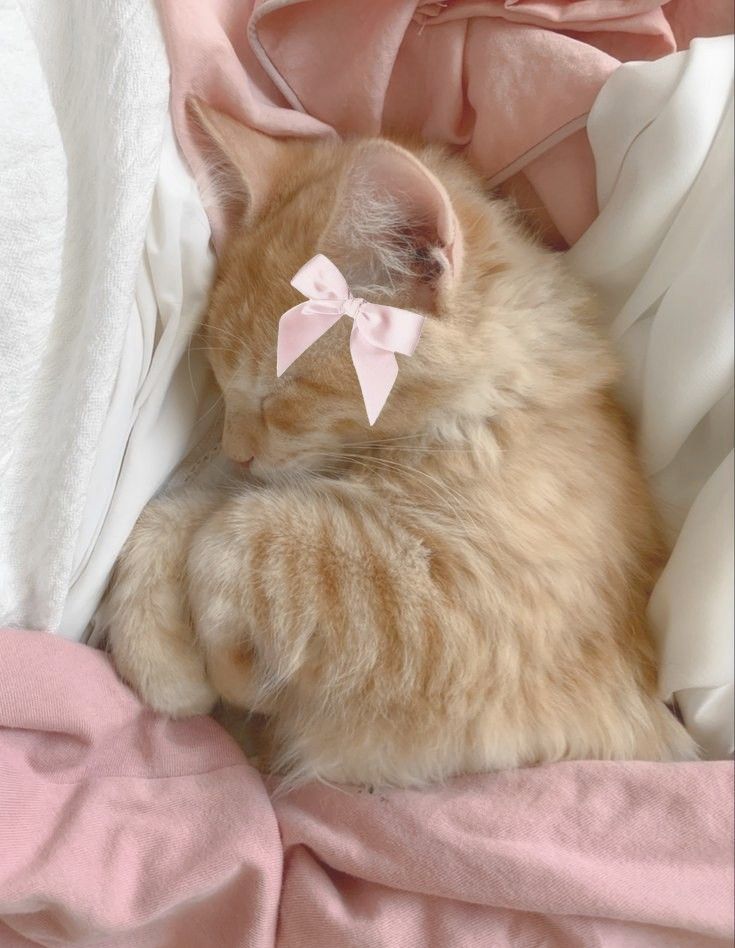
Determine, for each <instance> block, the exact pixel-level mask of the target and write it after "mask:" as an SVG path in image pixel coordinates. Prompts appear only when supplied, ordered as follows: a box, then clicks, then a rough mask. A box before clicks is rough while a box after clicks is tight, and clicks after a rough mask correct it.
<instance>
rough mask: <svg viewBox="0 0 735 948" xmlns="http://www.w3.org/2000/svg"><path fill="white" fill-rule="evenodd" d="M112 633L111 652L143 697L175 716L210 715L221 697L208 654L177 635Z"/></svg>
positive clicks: (133, 687)
mask: <svg viewBox="0 0 735 948" xmlns="http://www.w3.org/2000/svg"><path fill="white" fill-rule="evenodd" d="M114 631H115V630H114V629H113V635H111V636H110V639H109V643H110V652H111V655H112V660H113V663H114V665H115V668H116V669H117V672H118V674H119V675H120V677H121V678H122V679H123V681H125V682H126V683H127V684H128V685H130V687H131V688H132V689H133V690H134V691H135V692H136V693H137V694H138V696H139V697H140V699H141V700H142V701H143V702H145V704H147V705H149V707H151V708H153V710H154V711H159V712H160V713H162V714H167V715H169V716H170V717H173V718H184V717H191V716H193V715H196V714H208V713H209V712H210V711H211V710H212V708H213V707H214V706H215V704H216V703H217V700H218V695H217V692H216V691H215V690H214V688H213V687H212V685H211V684H210V682H209V681H208V679H207V675H206V669H205V667H204V656H203V655H202V654H201V653H200V652H199V651H198V650H196V649H195V648H194V647H193V646H192V645H190V644H188V643H186V644H184V643H183V642H182V641H180V640H179V639H177V638H175V637H173V636H172V637H163V636H156V635H153V634H149V635H147V636H139V637H138V636H135V637H132V636H129V635H127V636H126V635H121V634H118V635H115V634H114Z"/></svg>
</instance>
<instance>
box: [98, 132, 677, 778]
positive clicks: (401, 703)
mask: <svg viewBox="0 0 735 948" xmlns="http://www.w3.org/2000/svg"><path fill="white" fill-rule="evenodd" d="M246 134H247V133H246V132H245V131H244V130H243V135H244V136H246ZM275 147H276V146H275V145H274V148H275ZM370 147H371V145H370V143H367V144H366V143H363V142H348V143H344V144H334V143H319V144H314V143H306V142H284V143H279V144H278V146H277V153H274V155H272V156H271V160H272V163H273V167H274V169H275V171H274V173H273V175H272V180H271V182H270V185H269V187H270V191H269V194H268V201H267V203H266V209H265V210H264V211H263V212H262V213H259V214H257V215H252V214H251V215H250V217H249V218H248V220H247V226H246V227H243V228H242V229H241V231H240V232H239V233H237V234H236V235H235V236H234V237H233V239H232V240H231V241H230V243H229V246H228V248H227V251H226V253H225V254H224V256H223V259H222V261H221V266H220V270H219V276H218V279H217V282H216V286H215V288H214V292H213V295H212V300H211V305H210V308H209V312H208V316H207V321H206V334H207V346H208V347H209V354H210V359H211V362H212V366H213V369H214V372H215V375H216V378H217V380H218V383H219V385H220V387H221V389H222V392H223V396H224V402H225V406H226V421H225V430H224V436H223V446H224V450H225V452H226V453H227V454H229V455H230V457H232V458H235V459H240V460H242V461H245V460H247V458H249V457H250V456H251V455H254V456H255V461H254V462H253V470H254V473H255V475H256V483H255V484H254V485H252V486H247V485H243V487H242V489H240V490H238V491H235V492H234V493H233V491H232V490H229V491H227V492H225V491H223V490H222V489H221V488H219V487H217V486H216V485H207V484H203V485H200V486H198V487H188V488H186V489H184V490H180V491H178V492H174V493H171V494H170V495H168V496H164V497H162V498H159V499H157V500H154V501H153V502H151V503H150V504H149V505H148V507H147V508H146V510H145V511H144V512H143V515H142V516H141V518H140V521H139V523H138V524H137V526H136V528H135V530H134V532H133V534H132V536H131V537H130V540H129V541H128V543H127V545H126V547H125V549H124V551H123V554H122V556H121V559H120V561H119V563H118V566H117V569H116V573H115V577H114V581H113V584H112V587H111V590H110V593H109V595H108V599H107V601H106V603H105V605H104V615H105V617H106V622H107V624H108V627H109V637H110V644H111V650H112V654H113V656H114V659H115V661H116V663H117V667H118V668H119V670H120V672H121V674H122V675H123V676H124V677H125V678H126V679H127V680H128V681H130V682H131V683H132V684H133V685H134V686H135V687H136V688H137V689H138V691H139V692H140V694H141V695H142V697H143V698H144V699H145V700H146V701H148V702H149V703H150V704H152V705H153V706H154V707H156V708H159V709H161V710H163V711H166V712H169V713H172V714H189V713H196V712H201V711H207V710H209V709H210V708H211V706H212V704H213V703H214V701H215V700H216V698H217V696H222V697H224V698H225V699H226V700H227V701H229V702H231V703H233V704H235V705H238V706H239V707H242V708H245V709H250V710H254V711H258V712H262V713H263V714H265V715H267V716H268V720H269V724H268V729H267V754H268V758H267V759H268V764H269V766H270V767H271V768H273V769H276V770H280V771H282V772H284V771H285V772H288V773H290V774H291V775H295V776H296V777H298V778H301V777H307V778H309V777H319V778H323V779H326V780H338V781H348V782H370V783H378V782H382V783H393V784H400V785H406V784H417V783H422V782H425V781H431V780H437V779H442V778H444V777H447V776H448V775H451V774H455V773H460V772H473V771H485V770H491V769H495V768H505V767H514V766H518V765H523V764H532V763H536V762H539V761H551V760H560V759H564V758H605V759H628V758H644V759H649V760H667V759H676V758H686V757H691V756H693V755H694V751H693V745H692V743H691V741H690V739H689V738H688V736H687V735H686V732H685V731H684V730H683V728H681V726H680V725H679V723H678V722H677V721H676V719H675V718H674V716H673V715H672V714H671V713H670V712H669V711H668V710H667V708H666V707H665V706H664V705H663V704H662V703H661V702H660V701H659V700H658V699H657V697H656V667H655V661H654V650H653V647H652V643H651V639H650V635H649V630H648V628H647V624H646V618H645V611H646V603H647V600H648V597H649V594H650V592H651V588H652V584H653V582H654V581H655V579H656V577H657V575H658V573H659V570H660V569H661V566H662V563H663V557H664V550H663V548H662V544H661V540H660V537H659V533H658V529H657V526H656V521H655V517H654V514H653V512H652V507H651V502H650V499H649V495H648V491H647V489H646V485H645V483H644V480H643V477H642V474H641V471H640V468H639V464H638V462H637V460H636V457H635V454H634V450H633V445H632V439H631V432H630V430H629V426H628V423H627V421H626V419H625V418H624V417H623V414H622V413H621V410H620V409H619V407H618V405H617V403H616V401H615V398H614V395H613V389H614V384H615V380H616V374H617V368H616V363H615V360H614V359H613V357H612V355H611V353H610V351H609V348H608V346H607V344H606V343H605V342H604V341H603V339H602V338H601V336H600V334H599V333H598V332H597V330H596V328H595V318H594V314H595V307H594V303H593V301H592V300H591V298H590V296H589V294H588V292H587V291H586V290H585V289H584V288H582V287H581V286H579V285H578V284H577V283H576V282H575V280H574V279H573V278H572V277H571V276H570V274H569V273H568V272H567V271H566V270H565V267H564V264H563V261H562V259H561V258H560V257H559V256H557V255H555V254H552V253H551V252H549V251H547V250H545V249H544V248H542V247H541V246H540V245H538V244H537V243H535V242H534V241H533V240H532V239H531V238H530V237H529V236H528V235H527V234H526V233H525V232H524V231H523V230H522V228H521V227H520V225H519V224H518V222H517V221H516V219H515V215H514V212H513V210H512V208H510V207H509V206H508V205H506V204H504V203H503V202H500V201H495V200H492V199H490V198H488V197H487V196H486V195H485V193H484V192H483V189H482V187H481V183H480V182H479V180H478V179H477V178H476V177H475V175H474V174H473V173H472V172H471V171H470V170H469V169H468V167H467V166H466V165H465V164H464V163H463V162H462V161H460V160H458V159H455V158H452V157H448V156H446V155H445V154H443V153H442V152H440V151H436V150H434V149H430V148H419V149H417V150H415V154H416V155H417V156H418V157H419V158H420V159H421V161H422V162H423V163H424V164H425V166H426V167H427V168H429V169H430V170H431V171H432V172H433V174H434V175H435V176H436V177H437V178H438V179H439V180H440V181H441V182H442V184H443V185H444V188H445V189H446V191H447V193H448V195H449V197H450V199H451V202H452V206H453V209H454V213H455V214H456V218H457V221H458V222H459V227H460V229H461V232H462V237H463V244H464V250H463V257H462V263H461V268H460V269H459V272H457V273H455V274H454V276H452V277H450V276H449V275H447V273H439V270H440V269H441V264H440V262H439V263H438V262H437V261H441V260H442V259H443V258H441V257H440V256H435V252H436V247H435V246H434V245H433V244H432V238H431V229H430V226H428V225H429V224H430V222H428V224H427V221H426V220H421V219H419V218H418V217H417V218H415V219H413V220H410V221H406V220H405V219H402V217H401V196H400V195H399V196H398V199H396V198H395V196H392V195H390V194H381V191H380V188H378V189H375V188H372V190H371V187H372V186H371V185H369V184H366V183H365V182H361V181H360V180H359V179H358V178H354V177H353V178H351V177H350V170H349V169H350V168H352V167H353V166H354V163H355V161H356V155H358V154H360V153H361V151H360V150H361V149H362V150H364V149H366V148H367V149H369V148H370ZM376 147H377V146H376ZM427 227H428V229H427ZM317 252H323V253H326V254H327V255H328V256H329V257H330V258H331V259H332V260H333V261H334V262H335V263H336V264H337V266H338V267H339V268H340V269H341V270H342V272H343V273H344V274H345V276H346V277H347V279H348V281H349V282H350V284H351V286H352V288H353V291H354V292H355V294H356V295H365V296H366V297H369V298H371V299H378V300H384V301H387V302H390V303H391V304H393V305H397V306H402V307H405V308H409V309H418V310H419V311H421V312H426V313H427V320H426V325H425V329H424V332H423V335H422V338H421V341H420V343H419V346H418V348H417V350H416V353H415V354H414V356H413V357H412V358H410V359H402V358H401V357H399V362H400V371H399V376H398V381H397V383H396V386H395V388H394V390H393V392H392V393H391V395H390V398H389V400H388V403H387V405H386V408H385V409H384V411H383V413H382V415H381V416H380V418H379V420H378V422H377V423H376V425H375V426H374V427H373V428H370V427H369V426H368V425H367V422H366V420H365V409H364V405H363V403H362V399H361V395H360V391H359V388H358V386H357V382H356V379H355V374H354V369H353V366H352V364H351V361H350V356H349V348H348V335H349V326H348V325H347V323H348V320H347V319H343V320H342V321H341V322H340V323H339V324H338V325H337V326H335V327H334V328H333V329H332V330H330V332H329V333H327V335H326V336H324V337H323V338H322V339H321V340H320V341H319V342H318V343H316V344H315V345H314V346H313V347H312V348H311V349H310V350H309V351H308V352H307V353H306V354H305V355H303V356H302V357H301V358H300V359H299V360H297V362H296V363H294V366H293V367H292V369H290V370H289V372H287V373H286V375H285V376H284V377H283V378H282V379H276V377H275V344H276V334H277V325H278V319H279V317H280V315H281V314H282V313H283V312H284V311H285V310H286V309H288V308H289V307H290V306H292V305H294V304H295V303H297V302H299V300H300V299H301V297H300V295H299V294H298V293H297V292H296V291H295V290H293V289H292V288H291V287H290V285H289V281H290V278H291V277H292V276H293V274H294V273H295V272H296V271H297V270H298V269H299V267H300V266H301V265H302V264H303V263H304V262H305V261H307V260H308V259H309V258H310V257H312V256H313V255H314V254H315V253H317Z"/></svg>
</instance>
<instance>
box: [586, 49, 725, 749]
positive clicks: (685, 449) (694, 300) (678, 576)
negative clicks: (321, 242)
mask: <svg viewBox="0 0 735 948" xmlns="http://www.w3.org/2000/svg"><path fill="white" fill-rule="evenodd" d="M588 133H589V136H590V141H591V143H592V147H593V150H594V153H595V159H596V164H597V188H598V200H599V205H600V208H601V213H600V216H599V218H598V219H597V220H596V221H595V223H594V224H593V225H592V226H591V227H590V229H589V230H588V231H587V233H586V234H585V235H584V236H583V237H582V238H581V240H580V241H579V242H578V243H577V244H576V245H575V246H574V247H573V248H572V250H571V251H570V252H569V253H568V255H567V256H568V259H569V261H570V263H572V265H573V266H574V267H575V268H576V269H577V271H578V272H580V273H581V274H582V275H583V276H585V278H586V279H587V280H588V281H589V282H591V283H592V284H593V285H594V286H595V287H596V288H597V289H598V291H599V292H600V293H601V295H602V297H603V299H604V302H605V304H606V309H607V313H608V317H609V320H610V323H609V325H610V332H611V334H612V336H613V338H614V339H615V340H616V342H617V343H618V345H619V347H620V349H621V352H622V354H623V357H624V360H625V364H626V369H627V374H626V378H625V382H624V385H623V395H624V398H625V401H626V403H627V405H628V407H629V408H630V410H631V411H632V413H633V414H634V416H635V417H636V418H637V419H638V421H639V425H640V445H641V450H642V454H643V459H644V463H645V466H646V470H647V473H648V475H649V477H650V479H651V483H652V484H653V487H654V490H655V492H656V495H657V498H658V500H659V503H660V507H661V511H662V513H663V515H664V518H665V521H666V525H667V527H668V530H669V535H670V537H671V540H672V542H675V546H674V550H673V554H672V556H671V559H670V561H669V563H668V565H667V567H666V570H665V572H664V574H663V576H662V577H661V580H660V581H659V583H658V585H657V587H656V590H655V592H654V595H653V598H652V601H651V605H650V616H651V620H652V622H653V626H654V629H655V632H656V635H657V638H658V642H659V646H660V653H661V676H660V690H661V695H662V697H663V698H665V699H666V700H669V699H671V698H672V697H675V698H676V700H677V702H678V704H679V707H680V709H681V711H682V713H683V716H684V720H685V722H686V725H687V727H688V728H689V730H690V731H691V733H692V734H693V736H694V737H695V738H696V740H698V741H699V743H700V745H701V746H702V748H703V750H704V751H705V753H706V755H707V756H710V757H724V756H728V755H730V754H732V753H733V253H734V248H733V39H732V37H723V38H716V39H700V40H695V41H694V42H693V43H692V46H691V49H690V50H689V51H687V52H683V53H677V54H675V55H673V56H669V57H666V58H665V59H662V60H659V61H657V62H653V63H633V64H628V65H624V66H622V67H621V68H620V69H619V70H618V71H617V72H616V73H615V74H614V75H613V76H612V77H611V78H610V79H609V80H608V82H607V83H606V85H605V87H604V88H603V89H602V91H601V93H600V95H599V97H598V99H597V100H596V102H595V105H594V108H593V109H592V112H591V114H590V116H589V121H588Z"/></svg>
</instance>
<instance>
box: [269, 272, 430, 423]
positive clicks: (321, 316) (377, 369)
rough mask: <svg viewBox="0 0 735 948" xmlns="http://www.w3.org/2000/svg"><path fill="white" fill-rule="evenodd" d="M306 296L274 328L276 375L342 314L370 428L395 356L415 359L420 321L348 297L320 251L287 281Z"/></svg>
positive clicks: (389, 383)
mask: <svg viewBox="0 0 735 948" xmlns="http://www.w3.org/2000/svg"><path fill="white" fill-rule="evenodd" d="M291 286H293V287H294V288H295V289H297V290H298V291H299V293H303V294H304V296H306V297H308V299H307V301H306V302H305V303H297V304H296V306H292V307H291V309H289V310H288V311H287V312H285V313H284V314H283V316H281V320H280V322H279V324H278V355H277V368H276V372H277V374H278V375H279V376H280V375H282V374H283V373H284V372H285V371H286V369H287V368H288V367H289V366H290V365H291V363H292V362H294V361H295V360H296V359H298V357H299V356H300V355H302V354H303V353H304V352H306V350H307V349H308V348H309V346H311V345H312V344H313V343H315V342H316V340H317V339H319V338H320V336H323V335H324V333H325V332H326V331H327V330H328V329H330V328H331V327H332V326H334V324H335V323H336V322H339V320H340V319H341V318H342V316H349V317H350V318H351V319H352V321H353V326H352V333H351V334H350V353H351V355H352V362H353V364H354V366H355V372H356V373H357V378H358V381H359V383H360V391H361V392H362V395H363V399H364V400H365V409H366V411H367V416H368V421H369V422H370V424H371V425H372V424H374V423H375V421H376V419H377V417H378V415H379V414H380V413H381V411H382V410H383V405H385V402H386V399H387V398H388V396H389V395H390V391H391V389H392V388H393V385H394V384H395V381H396V379H397V378H398V362H397V360H396V357H395V353H396V352H400V353H401V354H402V355H405V356H410V355H413V352H414V349H415V348H416V345H417V343H418V341H419V336H420V335H421V328H422V326H423V324H424V317H423V316H420V315H419V314H418V313H412V312H411V311H410V310H407V309H398V308H397V307H395V306H383V305H380V304H377V303H369V302H368V301H367V300H363V299H360V298H359V297H354V296H353V295H352V293H350V288H349V287H348V286H347V281H346V280H345V278H344V277H343V276H342V274H341V273H340V271H339V270H338V269H337V267H336V266H335V265H334V264H333V263H332V261H331V260H330V259H329V258H328V257H325V256H324V254H321V253H318V254H317V255H316V256H315V257H312V258H311V260H308V261H307V262H306V263H305V264H304V265H303V267H301V269H300V270H299V272H298V273H297V274H296V276H295V277H294V278H293V280H291Z"/></svg>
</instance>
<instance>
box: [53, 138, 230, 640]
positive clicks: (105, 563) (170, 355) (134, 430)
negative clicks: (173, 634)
mask: <svg viewBox="0 0 735 948" xmlns="http://www.w3.org/2000/svg"><path fill="white" fill-rule="evenodd" d="M213 275H214V252H213V250H212V247H211V243H210V229H209V223H208V221H207V217H206V215H205V213H204V209H203V207H202V203H201V200H200V198H199V193H198V191H197V189H196V185H195V183H194V180H193V179H192V177H191V174H190V173H189V170H188V168H187V167H186V164H185V163H184V160H183V158H182V157H181V155H180V154H179V150H178V146H177V144H176V140H175V138H174V133H173V128H172V126H171V122H170V120H167V121H166V125H165V128H164V133H163V145H162V149H161V157H160V163H159V166H158V174H157V177H156V181H155V185H154V188H153V198H152V203H151V209H150V216H149V218H148V225H147V227H146V231H145V239H144V243H143V253H142V259H141V260H140V263H139V266H138V272H137V278H136V281H135V286H134V294H133V301H132V305H131V307H130V310H129V319H128V324H127V328H126V332H125V339H124V342H123V347H122V350H121V353H120V362H119V365H118V370H117V378H116V380H115V385H114V387H113V391H112V395H111V399H110V403H109V406H108V408H107V413H106V416H105V420H104V425H103V428H102V431H101V434H100V438H99V447H98V450H97V458H96V463H95V466H94V469H93V471H92V476H91V477H90V480H89V483H88V485H87V490H86V497H85V504H84V514H83V517H82V521H81V524H80V528H79V533H78V535H77V540H76V550H75V555H74V563H73V570H72V573H71V576H70V578H69V587H68V591H67V596H66V600H65V602H64V609H63V612H62V615H61V619H60V621H59V624H58V626H57V627H56V629H55V631H56V632H57V633H58V634H59V635H63V636H64V638H68V639H71V640H73V641H80V640H82V639H83V638H85V637H86V636H87V634H91V635H92V636H93V637H94V636H95V632H94V629H93V626H92V625H91V624H90V620H92V617H93V615H94V613H95V610H96V609H97V606H98V605H99V602H100V599H101V597H102V594H103V592H104V589H105V587H106V585H107V581H108V578H109V575H110V572H111V570H112V567H113V565H114V563H115V560H116V559H117V557H118V554H119V553H120V550H121V548H122V546H123V544H124V542H125V540H126V539H127V537H128V535H129V533H130V531H131V530H132V528H133V525H134V524H135V521H136V520H137V519H138V516H139V514H140V512H141V510H142V509H143V507H144V506H145V505H146V504H147V503H148V501H149V500H150V499H151V497H152V496H153V495H154V494H155V493H156V492H157V491H158V490H159V488H160V487H161V485H162V484H164V483H166V481H167V479H168V478H169V476H170V475H171V474H172V472H173V471H174V470H175V469H176V468H177V467H178V466H179V465H180V463H181V461H182V459H183V458H184V457H186V456H187V455H188V453H189V452H190V450H191V448H192V446H193V445H194V444H195V443H196V442H197V441H198V440H199V439H200V437H201V434H202V430H203V429H204V430H206V428H208V426H209V425H210V423H211V422H212V419H213V417H214V414H215V412H214V411H213V410H212V409H213V406H215V403H216V400H217V398H218V396H217V395H216V394H215V393H214V390H213V385H212V378H211V371H210V369H209V367H208V364H207V360H206V356H205V352H204V348H203V345H202V344H201V343H200V342H198V341H197V340H196V337H195V336H194V335H193V334H194V333H195V331H196V329H197V328H198V327H199V324H200V322H201V318H202V314H203V312H204V307H205V305H206V302H207V298H208V296H209V289H210V285H211V282H212V278H213Z"/></svg>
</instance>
